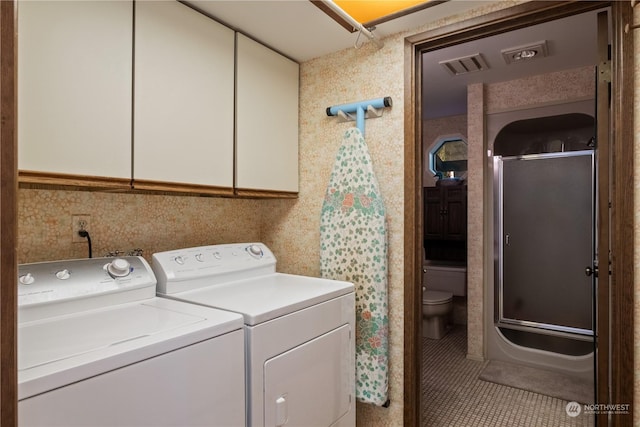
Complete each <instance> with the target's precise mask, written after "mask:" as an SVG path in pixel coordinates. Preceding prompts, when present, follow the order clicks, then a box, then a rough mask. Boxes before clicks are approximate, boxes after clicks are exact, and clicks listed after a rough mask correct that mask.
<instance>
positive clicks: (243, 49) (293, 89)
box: [236, 34, 299, 194]
mask: <svg viewBox="0 0 640 427" xmlns="http://www.w3.org/2000/svg"><path fill="white" fill-rule="evenodd" d="M236 73H237V77H236V78H237V80H236V188H237V192H238V194H242V191H243V190H263V191H275V192H289V193H296V192H297V191H298V81H299V66H298V64H297V63H295V62H293V61H291V60H289V59H287V58H285V57H284V56H282V55H280V54H278V53H277V52H274V51H273V50H271V49H268V48H267V47H265V46H263V45H261V44H260V43H257V42H255V41H253V40H251V39H250V38H248V37H246V36H244V35H242V34H238V35H237V71H236Z"/></svg>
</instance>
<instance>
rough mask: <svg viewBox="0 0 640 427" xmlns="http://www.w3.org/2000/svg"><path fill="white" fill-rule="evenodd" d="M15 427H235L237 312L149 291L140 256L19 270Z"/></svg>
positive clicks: (150, 279) (240, 390) (239, 351)
mask: <svg viewBox="0 0 640 427" xmlns="http://www.w3.org/2000/svg"><path fill="white" fill-rule="evenodd" d="M18 271H19V277H18V419H19V425H21V426H50V425H57V426H92V425H100V426H143V425H144V426H188V425H208V426H225V427H228V426H242V425H244V424H245V421H246V420H245V389H244V387H245V378H244V363H243V359H244V332H243V329H242V328H243V321H242V316H240V315H237V314H234V313H231V312H228V311H222V310H215V309H211V308H206V307H202V306H195V305H193V304H186V303H181V302H179V301H172V300H168V299H166V298H159V297H156V279H155V276H154V274H153V272H152V270H151V268H150V267H149V264H148V263H147V262H146V261H145V260H144V259H143V258H140V257H124V258H117V259H114V258H93V259H82V260H69V261H56V262H45V263H34V264H23V265H20V266H19V268H18Z"/></svg>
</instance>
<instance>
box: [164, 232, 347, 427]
mask: <svg viewBox="0 0 640 427" xmlns="http://www.w3.org/2000/svg"><path fill="white" fill-rule="evenodd" d="M152 268H153V269H154V271H155V273H156V277H157V279H158V293H159V295H162V296H166V297H168V298H172V299H177V300H181V301H187V302H191V303H194V304H198V305H204V306H207V307H215V308H220V309H223V310H229V311H231V312H234V313H240V314H242V316H243V317H244V323H245V326H244V328H245V334H246V337H245V339H246V379H247V424H248V425H249V426H261V427H262V426H265V427H271V426H283V425H287V426H306V427H311V426H323V427H327V426H349V427H352V426H354V425H355V418H356V417H355V294H354V287H353V284H351V283H347V282H341V281H335V280H328V279H320V278H314V277H306V276H299V275H290V274H283V273H277V272H276V259H275V257H274V256H273V254H272V253H271V251H270V250H269V249H268V248H267V247H266V246H265V245H263V244H261V243H244V244H242V243H241V244H228V245H214V246H203V247H196V248H188V249H179V250H174V251H168V252H161V253H156V254H154V255H153V257H152Z"/></svg>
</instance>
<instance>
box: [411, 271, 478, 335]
mask: <svg viewBox="0 0 640 427" xmlns="http://www.w3.org/2000/svg"><path fill="white" fill-rule="evenodd" d="M423 273H424V274H423V280H422V336H424V337H426V338H431V339H436V340H439V339H440V338H442V337H444V336H445V335H446V333H447V331H448V329H449V327H450V326H451V324H452V321H451V320H452V312H453V296H454V295H456V296H466V295H467V267H466V265H465V264H461V263H452V262H437V261H425V263H424V266H423Z"/></svg>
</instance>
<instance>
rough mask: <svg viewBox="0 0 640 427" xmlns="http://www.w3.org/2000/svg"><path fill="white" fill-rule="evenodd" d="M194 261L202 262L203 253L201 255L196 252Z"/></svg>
mask: <svg viewBox="0 0 640 427" xmlns="http://www.w3.org/2000/svg"><path fill="white" fill-rule="evenodd" d="M196 261H198V262H204V255H202V254H196Z"/></svg>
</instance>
